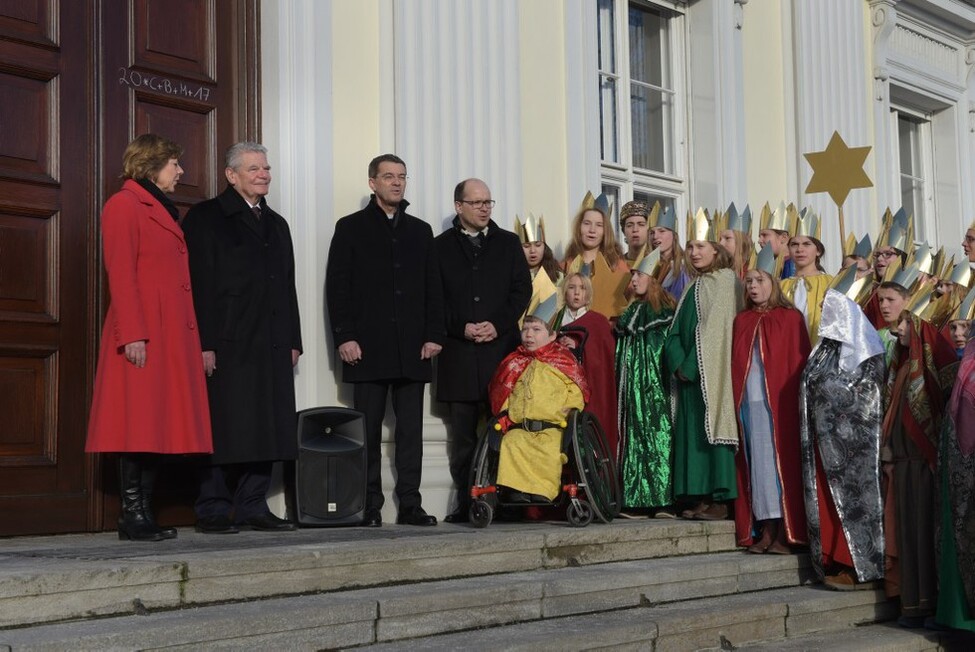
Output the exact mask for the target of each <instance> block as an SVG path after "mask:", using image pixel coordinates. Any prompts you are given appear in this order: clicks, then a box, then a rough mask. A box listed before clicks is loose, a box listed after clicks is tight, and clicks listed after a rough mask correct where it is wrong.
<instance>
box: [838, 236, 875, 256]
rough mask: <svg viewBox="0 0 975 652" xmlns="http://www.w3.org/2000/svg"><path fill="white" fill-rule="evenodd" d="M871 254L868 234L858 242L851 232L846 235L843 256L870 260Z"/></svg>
mask: <svg viewBox="0 0 975 652" xmlns="http://www.w3.org/2000/svg"><path fill="white" fill-rule="evenodd" d="M872 253H873V244H872V243H871V242H870V234H869V233H867V234H865V235H864V236H863V237H862V238H860V240H859V242H858V241H857V238H856V236H855V235H853V233H852V232H850V233H849V234H847V236H846V242H844V243H843V256H844V257H846V256H856V257H858V258H867V259H869V258H870V254H872Z"/></svg>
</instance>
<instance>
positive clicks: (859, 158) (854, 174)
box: [803, 131, 873, 242]
mask: <svg viewBox="0 0 975 652" xmlns="http://www.w3.org/2000/svg"><path fill="white" fill-rule="evenodd" d="M871 149H872V147H870V146H869V145H867V146H864V147H849V146H848V145H847V144H846V142H844V140H843V138H842V137H841V136H840V132H838V131H834V132H833V136H832V137H831V138H830V139H829V144H828V145H827V146H826V149H824V150H823V151H821V152H808V153H806V154H803V156H804V157H805V159H806V160H807V161H808V162H809V166H810V167H811V168H812V170H813V175H812V178H811V179H810V180H809V185H807V186H806V192H807V193H809V194H813V193H817V192H827V193H829V196H830V197H832V199H833V202H834V203H835V204H836V207H837V209H838V210H839V217H840V242H842V241H843V239H844V238H845V236H846V229H845V228H844V225H843V202H845V201H846V197H847V195H849V194H850V191H851V190H853V189H854V188H872V187H873V181H871V180H870V177H868V176H867V173H866V171H864V169H863V164H864V162H865V161H866V160H867V156H868V155H869V154H870V150H871Z"/></svg>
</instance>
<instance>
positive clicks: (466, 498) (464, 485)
mask: <svg viewBox="0 0 975 652" xmlns="http://www.w3.org/2000/svg"><path fill="white" fill-rule="evenodd" d="M447 405H448V409H449V411H450V429H449V434H450V446H449V448H448V451H447V454H448V457H449V458H450V475H451V477H452V478H453V480H454V486H456V487H457V506H458V508H459V509H466V508H467V505H469V504H470V502H471V462H472V461H473V459H474V449H475V448H476V447H477V439H478V435H479V432H478V424H479V423H480V422H481V419H482V418H483V417H486V416H487V414H488V405H487V403H486V402H485V401H451V402H449V403H448V404H447Z"/></svg>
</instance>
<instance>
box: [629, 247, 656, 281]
mask: <svg viewBox="0 0 975 652" xmlns="http://www.w3.org/2000/svg"><path fill="white" fill-rule="evenodd" d="M658 267H660V250H659V249H654V250H653V251H651V252H650V253H648V254H647V255H646V256H644V257H643V258H642V259H641V260H640V264H639V265H637V266H636V267H634V268H633V269H635V270H636V271H638V272H640V273H641V274H646V275H647V276H654V275H656V273H657V268H658Z"/></svg>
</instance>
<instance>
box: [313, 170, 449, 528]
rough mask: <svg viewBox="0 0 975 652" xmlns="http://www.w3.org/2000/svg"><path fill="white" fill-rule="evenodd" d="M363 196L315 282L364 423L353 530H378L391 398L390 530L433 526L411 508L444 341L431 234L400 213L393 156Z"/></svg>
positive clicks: (416, 500)
mask: <svg viewBox="0 0 975 652" xmlns="http://www.w3.org/2000/svg"><path fill="white" fill-rule="evenodd" d="M368 174H369V188H370V189H371V190H372V192H373V194H372V195H371V197H370V199H369V203H368V204H367V205H366V207H365V208H363V209H362V210H360V211H357V212H355V213H352V214H351V215H347V216H346V217H343V218H342V219H340V220H339V221H338V222H337V223H336V225H335V235H334V237H333V238H332V243H331V246H330V248H329V254H328V266H327V270H326V274H325V291H326V301H327V304H328V317H329V321H330V322H331V326H332V335H333V337H334V338H335V346H336V348H337V349H338V354H339V358H340V359H341V360H342V379H343V380H344V381H345V382H347V383H352V385H353V402H354V405H355V409H356V410H359V411H360V412H362V413H363V415H364V416H365V426H366V511H365V516H364V519H363V525H366V526H370V527H378V526H380V525H382V512H381V510H382V506H383V503H384V502H385V497H384V495H383V486H382V477H381V473H380V471H381V466H382V449H381V445H382V429H383V419H384V417H385V415H386V399H387V396H390V395H391V396H392V405H393V413H394V414H395V415H396V431H395V433H394V435H393V443H394V445H395V446H396V452H395V454H394V455H393V463H394V464H395V467H396V498H397V501H398V503H399V505H398V516H397V518H396V522H397V523H399V524H405V525H436V524H437V519H436V518H435V517H434V516H431V515H429V514H427V513H426V512H425V511H424V510H423V507H422V506H421V496H420V473H421V469H422V466H423V393H424V387H425V386H426V384H427V383H428V382H430V380H431V379H432V377H433V365H432V362H431V361H432V359H433V357H434V356H436V355H437V354H438V353H440V349H441V345H442V342H443V339H444V332H443V330H444V319H443V299H442V292H441V289H440V278H439V276H438V271H439V270H438V269H437V267H436V261H435V252H434V249H433V230H432V229H431V228H430V225H429V224H427V223H426V222H424V221H422V220H420V219H418V218H416V217H414V216H412V215H410V214H408V213H407V212H406V208H407V206H409V202H408V201H406V200H405V199H404V198H403V195H404V193H405V192H406V182H407V176H406V164H405V163H404V162H403V160H402V159H401V158H399V157H398V156H396V155H394V154H383V155H381V156H377V157H376V158H374V159H373V160H372V161H371V162H370V163H369V169H368Z"/></svg>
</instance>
